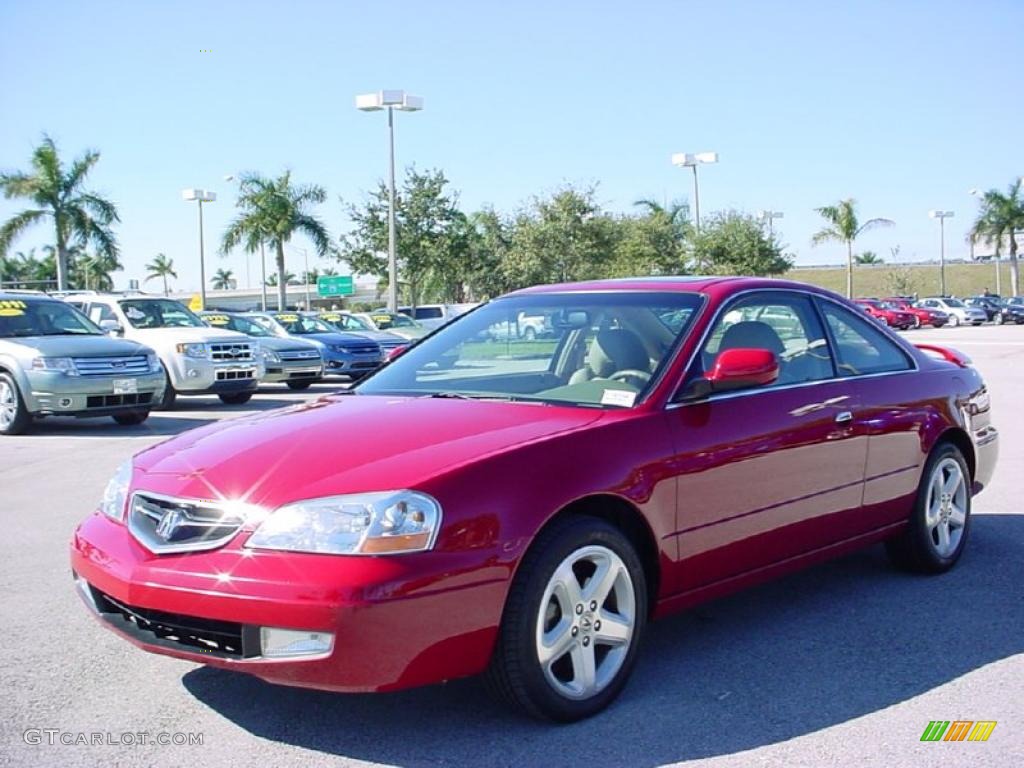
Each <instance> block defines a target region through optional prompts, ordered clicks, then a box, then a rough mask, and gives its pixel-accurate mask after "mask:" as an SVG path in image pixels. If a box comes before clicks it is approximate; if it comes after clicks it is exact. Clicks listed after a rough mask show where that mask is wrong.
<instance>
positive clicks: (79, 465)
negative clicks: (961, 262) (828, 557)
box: [0, 326, 1024, 768]
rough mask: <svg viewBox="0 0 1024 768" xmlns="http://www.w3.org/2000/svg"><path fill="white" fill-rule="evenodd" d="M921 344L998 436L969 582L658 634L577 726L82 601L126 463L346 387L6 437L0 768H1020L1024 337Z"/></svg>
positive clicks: (700, 618) (863, 560)
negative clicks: (83, 550)
mask: <svg viewBox="0 0 1024 768" xmlns="http://www.w3.org/2000/svg"><path fill="white" fill-rule="evenodd" d="M908 336H909V337H910V338H912V339H914V340H919V341H922V342H932V343H937V344H948V345H950V346H955V347H957V348H959V349H961V350H963V351H965V352H966V353H967V354H969V355H970V356H971V357H972V358H973V359H974V361H975V363H976V364H977V365H978V367H979V368H980V369H981V371H982V372H983V373H984V375H985V376H986V378H987V379H988V382H989V385H990V388H991V390H992V396H993V407H994V408H995V419H996V424H997V425H998V426H999V427H1000V429H1001V432H1002V455H1001V459H1000V465H999V468H998V470H997V474H996V480H995V483H994V484H993V486H992V487H991V488H990V489H989V490H987V491H986V492H985V493H984V494H983V495H982V496H980V497H979V498H978V499H977V501H976V504H975V509H974V511H975V515H976V516H975V519H974V523H973V525H974V528H973V531H972V541H971V542H970V545H969V547H968V550H967V553H966V555H965V557H964V560H963V561H962V563H961V564H960V565H959V566H958V567H957V568H956V569H954V570H953V571H952V572H951V573H949V574H946V575H944V576H942V577H939V578H931V579H926V578H921V577H913V576H906V575H903V574H899V573H896V572H894V571H892V570H891V569H890V568H889V566H888V565H887V563H886V561H885V558H884V554H883V553H882V552H881V549H880V548H874V549H871V550H869V551H866V552H864V553H861V554H857V555H854V556H852V557H848V558H846V559H843V560H841V561H839V562H836V563H832V564H829V565H826V566H823V567H819V568H816V569H814V570H811V571H806V572H803V573H800V574H796V575H794V576H791V577H789V578H786V579H784V580H782V581H780V582H776V583H774V584H770V585H767V586H765V587H762V588H759V589H755V590H753V591H749V592H746V593H742V594H740V595H737V596H734V597H732V598H729V599H726V600H723V601H720V602H717V603H713V604H709V605H705V606H703V607H700V608H697V609H695V610H693V611H690V612H689V613H687V614H685V615H683V616H680V617H676V618H673V619H669V620H666V621H664V622H660V623H658V624H656V625H654V626H653V627H652V630H651V632H650V634H649V635H648V637H647V642H646V644H645V647H644V648H643V650H642V654H641V658H640V662H639V665H638V667H637V670H636V673H635V676H634V679H633V680H632V682H631V684H630V686H629V688H628V689H627V692H626V694H625V695H624V696H623V697H622V699H621V700H620V701H619V702H618V703H616V704H615V705H614V706H613V707H612V708H611V709H610V710H609V711H607V712H606V713H604V714H602V715H600V716H598V717H596V718H594V719H592V720H589V721H585V722H582V723H578V724H575V725H572V726H563V727H556V726H550V725H544V724H538V723H533V722H531V721H525V720H521V719H518V718H516V717H515V716H512V715H509V714H508V713H507V712H506V711H505V710H504V709H502V708H500V707H498V706H496V705H495V704H493V703H492V702H491V700H490V699H489V698H488V697H487V695H486V693H485V692H484V691H483V690H482V686H481V685H480V683H479V682H477V681H474V680H469V681H458V682H455V683H452V684H449V685H447V686H439V687H434V688H429V689H422V690H416V691H410V692H406V693H401V694H391V695H385V696H371V695H358V696H354V695H349V696H340V695H331V694H325V693H318V692H310V691H300V690H291V689H282V688H275V687H272V686H269V685H266V684H263V683H261V682H259V681H256V680H254V679H251V678H248V677H246V676H241V675H233V674H230V673H226V672H220V671H216V670H212V669H205V668H201V667H197V666H195V665H191V664H187V663H183V662H178V661H173V660H170V659H167V658H163V657H157V656H151V655H148V654H144V653H142V652H141V651H137V650H135V649H133V648H132V647H131V646H129V645H128V644H126V643H125V642H123V641H121V640H120V639H118V638H116V637H114V636H113V635H112V634H110V633H108V632H106V631H104V630H102V628H100V627H99V626H98V625H96V623H95V622H94V621H93V620H92V619H90V618H89V616H88V615H87V614H86V612H85V610H84V608H83V607H82V606H81V605H80V604H79V601H78V598H77V596H76V595H75V594H74V591H73V589H72V585H71V580H70V575H69V572H68V565H67V555H66V545H67V541H68V538H69V537H70V535H71V531H72V530H73V528H74V525H75V524H76V522H77V521H78V520H79V519H80V518H81V517H83V516H84V515H85V514H87V513H88V512H89V511H90V509H91V508H92V506H93V504H94V503H95V501H96V500H97V499H98V498H99V496H100V493H101V492H102V489H103V486H104V484H105V482H106V480H107V478H108V477H109V476H110V474H111V473H112V472H113V471H114V469H115V468H116V467H117V465H118V464H119V463H120V462H121V461H122V460H123V459H124V458H126V457H127V456H129V455H130V454H131V453H133V452H135V451H138V450H140V449H142V448H144V447H146V446H147V445H151V444H153V443H154V442H157V441H159V440H162V439H164V438H165V437H166V436H168V435H172V434H176V433H178V432H180V431H182V430H184V429H188V428H192V427H197V426H201V425H203V424H205V423H208V422H210V421H212V420H215V419H220V418H225V417H230V416H233V415H236V414H240V413H246V412H251V411H253V410H259V409H265V408H272V407H277V406H282V405H287V404H289V403H294V402H301V401H303V400H306V399H310V398H314V397H316V396H318V394H322V393H324V392H329V391H331V390H332V389H334V388H335V387H334V386H327V385H322V386H319V387H314V388H313V389H312V390H310V391H309V392H306V393H302V394H296V393H292V392H289V391H288V390H286V389H284V388H283V387H281V388H268V389H266V391H263V390H261V392H260V394H259V395H257V397H256V398H255V399H254V400H253V401H251V402H250V403H249V404H248V405H246V406H244V407H242V408H230V407H225V406H223V405H222V404H221V403H220V401H219V400H217V399H216V398H197V399H187V400H183V401H182V404H181V408H180V409H179V410H177V411H175V412H173V413H154V414H153V416H152V417H151V418H150V420H149V421H147V422H146V423H145V424H143V425H140V426H138V427H131V428H127V429H126V428H118V427H115V426H114V425H112V424H111V423H109V421H107V420H100V421H96V422H72V421H58V420H52V421H46V422H43V423H41V424H40V425H39V426H38V427H37V429H36V431H35V433H34V434H31V435H28V436H24V437H17V438H7V439H3V440H0V483H2V486H0V487H2V488H3V491H4V499H5V501H6V502H7V503H6V505H5V506H6V512H5V523H6V531H5V532H6V535H5V536H4V537H3V539H2V543H0V557H2V559H3V563H4V568H3V570H2V578H3V587H4V590H3V592H4V597H5V609H4V612H3V615H4V618H5V620H6V621H5V630H6V631H5V633H4V637H5V640H6V642H5V648H4V654H3V656H2V658H0V665H2V678H0V679H2V680H3V681H4V683H5V684H4V688H5V693H6V695H5V696H4V700H3V704H2V705H0V717H2V722H3V726H2V731H0V761H3V762H7V763H10V764H16V765H93V764H98V763H101V762H102V763H111V764H119V765H140V766H142V765H153V764H184V763H186V762H200V763H205V764H225V765H274V766H279V765H290V764H295V765H321V764H322V765H337V764H363V763H383V764H388V765H401V766H428V765H459V766H462V765H465V766H477V765H517V766H530V765H548V764H553V763H558V764H563V765H565V764H568V765H571V766H576V765H580V766H584V765H585V766H588V768H604V767H605V766H607V767H608V768H611V766H623V765H629V766H644V767H645V768H646V766H656V765H664V764H673V763H680V762H687V761H702V762H704V763H705V764H709V765H736V766H740V765H743V766H746V765H750V764H764V765H821V764H827V763H833V762H843V763H846V762H853V761H854V760H857V762H863V763H864V764H871V765H874V764H878V765H882V764H885V765H893V764H895V765H908V766H909V765H915V766H917V765H940V764H941V765H976V764H979V763H986V764H990V765H1020V764H1022V763H1024V703H1022V697H1021V696H1020V691H1021V690H1022V689H1024V655H1022V651H1024V634H1022V632H1021V628H1022V627H1024V601H1022V599H1021V594H1022V590H1021V585H1020V579H1021V573H1022V569H1021V561H1022V560H1021V551H1022V547H1024V503H1022V502H1021V500H1020V494H1019V493H1018V491H1017V488H1018V484H1017V479H1018V478H1019V477H1021V476H1022V472H1024V417H1022V416H1021V415H1020V414H1021V408H1020V405H1019V397H1020V390H1021V387H1022V385H1024V375H1022V374H1021V371H1022V369H1024V368H1022V366H1024V329H1021V328H1017V327H992V326H985V327H981V328H956V329H941V330H924V331H916V332H912V333H910V334H908ZM344 439H345V438H344V435H339V436H338V440H339V442H340V441H344ZM409 631H410V632H415V631H416V628H415V627H410V628H409ZM936 719H941V720H957V719H964V720H996V721H998V723H999V725H998V726H997V727H996V729H995V730H994V732H993V734H992V736H991V738H990V739H989V741H988V742H987V743H983V744H978V743H960V744H942V743H940V744H930V743H929V744H923V743H921V742H920V741H919V738H920V736H921V733H922V732H923V730H924V728H925V726H926V725H927V724H928V722H929V721H930V720H936ZM29 729H47V730H50V729H56V730H58V731H60V732H63V733H66V734H72V737H71V739H70V740H75V741H76V740H77V739H78V736H77V734H79V733H85V734H87V735H88V736H87V739H88V740H91V738H92V737H91V734H93V733H102V734H104V736H103V740H104V741H119V742H125V741H128V740H132V741H135V742H138V741H142V740H143V738H145V739H146V740H150V739H152V738H155V737H156V734H159V733H168V734H175V733H184V734H202V741H203V743H202V745H194V744H193V745H187V744H186V745H180V746H174V745H171V746H159V745H149V744H147V745H140V744H136V743H132V744H125V743H119V744H108V743H103V744H71V745H62V744H59V743H58V744H54V745H51V744H49V743H48V738H50V737H49V736H47V735H46V734H45V733H42V734H38V738H36V735H37V734H36V731H30V736H29V741H36V740H38V741H41V742H42V743H40V744H35V743H26V738H25V732H26V731H29ZM108 733H109V736H107V735H106V734H108ZM143 733H144V734H147V735H146V736H145V737H140V736H134V737H132V736H130V735H131V734H136V735H138V734H143ZM56 738H57V740H58V742H59V740H60V735H59V734H58V735H57V737H56ZM751 751H753V754H752V753H751ZM978 753H983V755H979V754H978Z"/></svg>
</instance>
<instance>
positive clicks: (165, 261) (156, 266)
mask: <svg viewBox="0 0 1024 768" xmlns="http://www.w3.org/2000/svg"><path fill="white" fill-rule="evenodd" d="M168 277H173V278H174V279H175V280H177V279H178V273H177V272H175V271H174V259H169V258H167V256H166V254H163V253H158V254H157V255H156V256H154V257H153V260H152V261H151V262H149V264H147V265H146V280H145V282H147V283H148V282H149V281H150V280H156V279H157V278H160V279H162V280H163V281H164V296H166V295H167V294H168V292H169V289H168V287H167V278H168Z"/></svg>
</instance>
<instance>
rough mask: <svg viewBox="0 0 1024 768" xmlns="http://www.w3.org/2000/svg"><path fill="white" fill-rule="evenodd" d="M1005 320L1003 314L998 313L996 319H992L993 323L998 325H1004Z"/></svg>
mask: <svg viewBox="0 0 1024 768" xmlns="http://www.w3.org/2000/svg"><path fill="white" fill-rule="evenodd" d="M1004 320H1005V318H1004V317H1003V313H1002V312H996V315H995V317H993V318H992V322H994V323H995V324H996V325H1002V324H1003V322H1004Z"/></svg>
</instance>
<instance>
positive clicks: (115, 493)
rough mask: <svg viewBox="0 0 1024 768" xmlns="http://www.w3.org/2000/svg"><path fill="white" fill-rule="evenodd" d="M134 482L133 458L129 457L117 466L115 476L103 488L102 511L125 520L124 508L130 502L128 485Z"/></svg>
mask: <svg viewBox="0 0 1024 768" xmlns="http://www.w3.org/2000/svg"><path fill="white" fill-rule="evenodd" d="M131 482H132V460H131V459H128V461H126V462H125V463H124V464H122V465H121V466H120V467H118V468H117V471H116V472H115V473H114V476H113V477H112V478H110V482H108V483H107V487H106V488H105V489H104V490H103V499H102V500H101V501H100V511H101V512H103V514H104V515H106V516H107V517H109V518H111V519H113V520H117V522H119V523H120V522H123V521H124V508H125V505H126V504H127V503H128V486H129V485H131Z"/></svg>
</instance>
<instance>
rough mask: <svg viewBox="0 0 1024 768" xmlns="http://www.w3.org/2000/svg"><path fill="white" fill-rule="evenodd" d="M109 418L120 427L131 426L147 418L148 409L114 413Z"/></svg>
mask: <svg viewBox="0 0 1024 768" xmlns="http://www.w3.org/2000/svg"><path fill="white" fill-rule="evenodd" d="M110 418H112V419H113V420H114V421H116V422H117V423H118V424H120V425H121V426H122V427H133V426H135V425H136V424H141V423H142V422H144V421H145V420H146V419H148V418H149V411H148V410H145V411H125V412H124V413H115V414H113V415H112V416H111V417H110Z"/></svg>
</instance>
